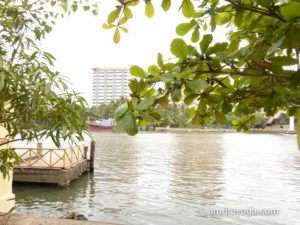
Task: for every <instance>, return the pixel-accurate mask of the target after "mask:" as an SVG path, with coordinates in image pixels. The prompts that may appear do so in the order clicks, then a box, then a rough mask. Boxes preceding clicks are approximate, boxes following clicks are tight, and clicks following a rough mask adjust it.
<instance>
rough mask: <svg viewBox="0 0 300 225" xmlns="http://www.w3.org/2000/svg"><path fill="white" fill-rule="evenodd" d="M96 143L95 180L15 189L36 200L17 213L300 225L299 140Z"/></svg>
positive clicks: (186, 136)
mask: <svg viewBox="0 0 300 225" xmlns="http://www.w3.org/2000/svg"><path fill="white" fill-rule="evenodd" d="M94 138H95V140H96V142H97V144H96V160H95V166H96V168H95V173H94V174H86V175H83V176H81V177H80V178H79V179H76V180H75V181H73V182H72V183H71V185H70V187H69V188H67V189H60V188H57V187H56V186H54V185H33V184H22V183H18V184H15V185H14V192H15V194H16V197H17V198H20V199H26V200H30V201H32V204H31V205H23V204H17V208H16V213H26V214H31V215H39V216H45V217H60V216H64V215H67V214H70V213H72V212H77V213H80V214H84V215H85V216H86V217H88V219H89V220H92V221H103V222H111V223H119V224H134V225H142V224H145V225H150V224H151V225H152V224H162V225H169V224H170V225H175V224H178V225H179V224H184V225H186V224H187V225H189V224H191V225H192V224H213V225H215V224H243V225H244V224H275V225H276V224H289V225H291V224H300V151H299V150H297V145H296V137H295V135H283V134H281V135H280V134H244V133H202V132H201V133H150V132H149V133H148V132H145V133H140V134H138V135H136V136H134V137H130V136H128V135H125V134H119V135H117V134H113V133H94ZM263 210H265V211H263ZM272 210H273V211H272ZM247 212H248V213H247ZM278 212H279V214H278ZM239 213H240V214H242V215H238V214H239ZM225 214H227V215H225ZM250 214H252V216H251V215H250ZM253 214H255V215H253ZM266 214H272V215H266ZM274 214H276V215H274Z"/></svg>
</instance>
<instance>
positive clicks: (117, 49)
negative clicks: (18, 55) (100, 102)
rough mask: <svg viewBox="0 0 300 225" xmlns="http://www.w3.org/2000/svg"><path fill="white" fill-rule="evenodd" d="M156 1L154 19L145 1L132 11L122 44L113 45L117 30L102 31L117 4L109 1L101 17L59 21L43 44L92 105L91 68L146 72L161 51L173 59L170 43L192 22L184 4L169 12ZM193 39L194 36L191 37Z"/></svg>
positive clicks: (82, 14) (83, 15) (75, 16)
mask: <svg viewBox="0 0 300 225" xmlns="http://www.w3.org/2000/svg"><path fill="white" fill-rule="evenodd" d="M152 2H154V3H155V4H154V6H155V15H154V17H153V18H152V19H148V18H147V17H146V16H145V15H144V7H145V4H144V3H143V2H141V3H140V4H139V6H138V7H133V8H132V9H133V10H132V11H133V15H134V16H133V18H132V19H130V20H128V22H127V24H126V25H125V27H127V28H128V30H129V33H127V34H125V33H124V32H122V31H121V41H120V43H119V44H115V43H114V42H113V32H114V30H113V29H112V30H105V29H103V28H102V24H103V23H104V22H106V18H107V15H108V13H109V12H111V11H112V10H113V9H114V5H115V1H111V0H110V1H108V0H106V1H104V3H101V4H100V8H99V15H97V16H93V15H92V13H91V12H77V13H75V14H73V15H71V16H66V17H65V18H63V19H59V20H58V21H57V24H56V25H55V26H54V27H53V30H52V32H51V33H50V34H48V35H47V37H46V40H44V41H43V42H42V49H43V50H45V51H48V52H50V53H51V54H53V55H54V56H55V57H56V59H57V61H56V63H55V68H56V69H57V70H58V71H60V72H61V73H62V74H64V75H66V76H67V77H69V79H70V81H71V83H72V84H73V89H74V90H75V91H77V92H80V93H82V96H83V97H85V98H86V99H87V101H88V102H89V103H90V101H91V77H92V72H91V68H93V67H109V66H115V67H119V66H126V65H139V66H142V67H143V68H145V69H146V68H147V67H148V66H149V65H151V64H156V59H157V53H158V52H161V53H162V54H163V56H164V59H167V58H170V57H173V56H172V54H171V53H170V43H171V41H172V40H173V39H174V38H176V37H178V36H177V35H176V32H175V29H176V26H177V25H178V24H180V23H182V22H188V21H189V20H188V19H186V18H184V17H183V16H182V14H181V12H178V8H179V3H180V1H176V2H177V3H176V2H175V1H172V4H173V5H172V7H171V9H170V10H169V11H168V12H164V11H163V9H162V8H161V7H160V3H161V1H152ZM190 36H191V33H190V34H188V36H187V37H188V38H190ZM185 39H186V40H188V39H187V38H185Z"/></svg>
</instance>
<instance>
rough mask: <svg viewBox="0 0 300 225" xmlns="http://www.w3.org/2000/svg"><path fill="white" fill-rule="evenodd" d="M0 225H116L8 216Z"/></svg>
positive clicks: (3, 217)
mask: <svg viewBox="0 0 300 225" xmlns="http://www.w3.org/2000/svg"><path fill="white" fill-rule="evenodd" d="M0 225H117V224H112V223H102V222H91V221H83V220H68V219H56V218H44V217H37V216H28V215H17V214H10V215H6V216H0Z"/></svg>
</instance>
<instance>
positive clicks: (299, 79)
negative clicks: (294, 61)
mask: <svg viewBox="0 0 300 225" xmlns="http://www.w3.org/2000/svg"><path fill="white" fill-rule="evenodd" d="M299 83H300V69H299V70H297V72H295V73H294V74H293V75H292V76H291V81H290V86H291V87H297V86H298V84H299Z"/></svg>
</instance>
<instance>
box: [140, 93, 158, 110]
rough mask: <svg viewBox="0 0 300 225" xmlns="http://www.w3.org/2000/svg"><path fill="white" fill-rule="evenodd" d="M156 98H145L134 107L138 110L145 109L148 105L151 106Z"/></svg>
mask: <svg viewBox="0 0 300 225" xmlns="http://www.w3.org/2000/svg"><path fill="white" fill-rule="evenodd" d="M155 100H156V97H154V96H151V97H149V98H145V99H144V100H143V101H142V102H141V103H140V104H138V105H137V107H136V108H135V109H136V110H138V111H143V110H145V109H147V108H148V107H149V106H151V105H152V104H153V103H154V102H155Z"/></svg>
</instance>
